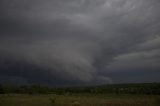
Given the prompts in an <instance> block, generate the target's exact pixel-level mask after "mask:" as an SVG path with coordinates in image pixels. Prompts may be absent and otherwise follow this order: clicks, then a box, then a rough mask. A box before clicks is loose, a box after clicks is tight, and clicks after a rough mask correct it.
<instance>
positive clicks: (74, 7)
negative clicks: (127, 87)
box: [0, 0, 160, 86]
mask: <svg viewBox="0 0 160 106" xmlns="http://www.w3.org/2000/svg"><path fill="white" fill-rule="evenodd" d="M140 82H160V0H0V84H10V83H11V84H43V85H51V86H73V85H97V84H112V83H140Z"/></svg>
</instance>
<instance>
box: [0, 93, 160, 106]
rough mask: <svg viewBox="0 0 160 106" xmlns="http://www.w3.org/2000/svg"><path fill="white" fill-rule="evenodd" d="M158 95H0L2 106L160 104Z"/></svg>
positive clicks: (125, 105) (151, 105)
mask: <svg viewBox="0 0 160 106" xmlns="http://www.w3.org/2000/svg"><path fill="white" fill-rule="evenodd" d="M159 101H160V96H156V95H152V96H151V95H122V94H119V95H114V94H108V95H107V94H106V95H103V94H99V95H93V94H79V95H25V94H24V95H23V94H22V95H17V94H12V95H0V106H160V102H159Z"/></svg>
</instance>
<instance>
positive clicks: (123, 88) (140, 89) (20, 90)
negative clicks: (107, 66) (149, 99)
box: [0, 83, 160, 95]
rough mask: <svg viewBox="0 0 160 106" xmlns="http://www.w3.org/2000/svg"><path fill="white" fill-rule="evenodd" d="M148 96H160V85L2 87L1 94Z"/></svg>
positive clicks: (0, 87)
mask: <svg viewBox="0 0 160 106" xmlns="http://www.w3.org/2000/svg"><path fill="white" fill-rule="evenodd" d="M12 93H16V94H57V95H65V94H82V93H92V94H148V95H160V83H145V84H115V85H103V86H92V87H68V88H52V87H46V86H40V85H30V86H29V85H28V86H4V85H3V86H2V85H0V94H12Z"/></svg>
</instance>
